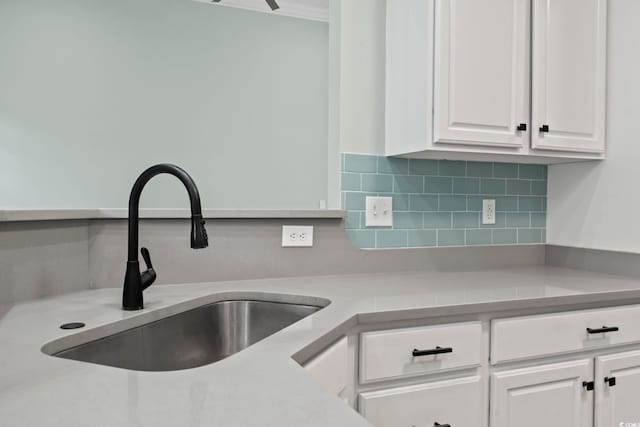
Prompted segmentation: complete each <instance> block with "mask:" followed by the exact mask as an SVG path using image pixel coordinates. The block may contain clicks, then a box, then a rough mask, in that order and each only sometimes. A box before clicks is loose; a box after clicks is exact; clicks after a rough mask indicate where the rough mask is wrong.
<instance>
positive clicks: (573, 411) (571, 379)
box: [491, 359, 593, 427]
mask: <svg viewBox="0 0 640 427" xmlns="http://www.w3.org/2000/svg"><path fill="white" fill-rule="evenodd" d="M592 380H593V359H584V360H577V361H572V362H566V363H556V364H551V365H543V366H533V367H530V368H524V369H515V370H511V371H504V372H498V373H494V374H493V375H492V381H491V427H515V426H517V427H540V426H545V427H587V426H591V425H593V391H589V390H587V388H586V387H585V386H584V385H583V382H591V381H592Z"/></svg>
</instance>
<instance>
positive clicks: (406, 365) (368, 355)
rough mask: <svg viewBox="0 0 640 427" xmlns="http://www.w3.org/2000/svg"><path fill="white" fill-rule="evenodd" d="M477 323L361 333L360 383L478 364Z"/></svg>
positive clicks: (480, 340)
mask: <svg viewBox="0 0 640 427" xmlns="http://www.w3.org/2000/svg"><path fill="white" fill-rule="evenodd" d="M481 344H482V328H481V325H480V322H471V323H460V324H450V325H439V326H429V327H420V328H408V329H394V330H389V331H377V332H366V333H363V334H362V336H361V338H360V382H361V383H363V384H365V383H371V382H375V381H382V380H387V379H393V378H402V377H412V376H417V375H423V374H426V373H430V372H437V371H445V370H451V369H456V368H469V367H474V366H479V365H480V360H481V357H480V354H481V350H482V348H481V347H482V346H481Z"/></svg>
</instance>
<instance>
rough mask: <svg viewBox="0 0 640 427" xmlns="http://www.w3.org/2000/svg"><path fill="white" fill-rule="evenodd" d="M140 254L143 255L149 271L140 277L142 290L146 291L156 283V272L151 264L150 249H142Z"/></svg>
mask: <svg viewBox="0 0 640 427" xmlns="http://www.w3.org/2000/svg"><path fill="white" fill-rule="evenodd" d="M140 253H141V254H142V258H143V259H144V262H145V264H147V271H144V272H143V273H142V274H141V275H140V282H141V283H142V290H145V289H147V288H148V287H149V286H151V285H152V284H153V282H155V281H156V271H155V270H154V269H153V265H152V264H151V255H149V249H147V248H142V249H140Z"/></svg>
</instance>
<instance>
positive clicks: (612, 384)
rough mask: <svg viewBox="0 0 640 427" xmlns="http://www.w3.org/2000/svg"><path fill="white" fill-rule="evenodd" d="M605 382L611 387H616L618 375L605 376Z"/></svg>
mask: <svg viewBox="0 0 640 427" xmlns="http://www.w3.org/2000/svg"><path fill="white" fill-rule="evenodd" d="M604 383H605V384H606V385H608V386H609V387H615V385H616V377H604Z"/></svg>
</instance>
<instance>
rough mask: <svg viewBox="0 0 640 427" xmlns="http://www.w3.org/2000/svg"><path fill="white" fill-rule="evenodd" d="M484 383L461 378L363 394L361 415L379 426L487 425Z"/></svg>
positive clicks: (476, 379)
mask: <svg viewBox="0 0 640 427" xmlns="http://www.w3.org/2000/svg"><path fill="white" fill-rule="evenodd" d="M483 384H484V381H482V380H481V378H480V377H469V378H460V379H455V380H448V381H439V382H433V383H428V384H420V385H414V386H409V387H398V388H393V389H389V390H382V391H373V392H369V393H363V394H361V395H360V397H359V404H360V413H361V414H362V415H363V416H364V417H365V418H366V419H367V420H369V421H370V422H371V423H372V424H373V425H375V426H376V427H398V426H407V427H409V426H434V425H437V424H436V423H439V424H442V425H447V424H449V425H452V426H461V427H462V426H465V427H481V426H483V425H484V422H483V420H484V419H485V416H484V413H485V412H484V409H483V408H484V401H485V399H484V385H483Z"/></svg>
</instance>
